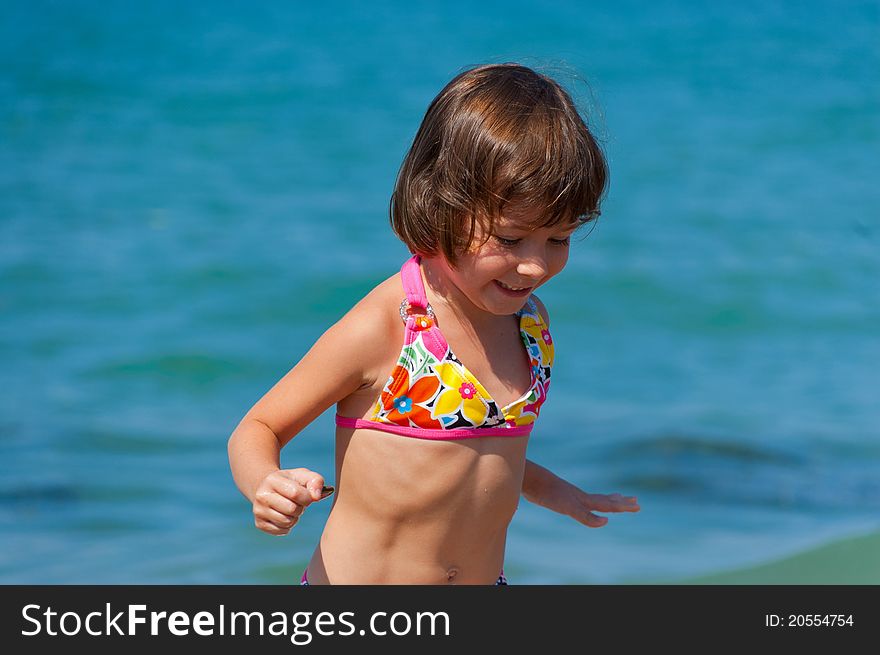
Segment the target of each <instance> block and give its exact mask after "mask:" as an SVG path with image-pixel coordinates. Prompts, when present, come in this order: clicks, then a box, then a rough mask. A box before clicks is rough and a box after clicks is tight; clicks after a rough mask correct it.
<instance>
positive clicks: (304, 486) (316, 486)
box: [273, 468, 324, 506]
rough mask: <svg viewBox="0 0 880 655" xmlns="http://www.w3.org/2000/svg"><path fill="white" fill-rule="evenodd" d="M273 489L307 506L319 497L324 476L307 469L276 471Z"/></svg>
mask: <svg viewBox="0 0 880 655" xmlns="http://www.w3.org/2000/svg"><path fill="white" fill-rule="evenodd" d="M273 483H274V485H275V490H276V491H278V493H280V494H281V495H283V496H285V497H287V498H289V499H290V500H292V501H293V502H295V503H297V504H298V505H304V506H308V505H311V504H312V503H313V502H315V501H316V500H320V499H321V489H322V488H323V486H324V476H322V475H321V474H320V473H315V472H314V471H310V470H308V469H303V468H299V469H287V470H283V471H278V472H277V474H276V475H275V476H274V477H273Z"/></svg>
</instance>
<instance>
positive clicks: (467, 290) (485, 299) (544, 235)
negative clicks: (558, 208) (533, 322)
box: [445, 208, 577, 316]
mask: <svg viewBox="0 0 880 655" xmlns="http://www.w3.org/2000/svg"><path fill="white" fill-rule="evenodd" d="M533 211H534V210H531V211H530V210H526V209H522V208H519V209H517V208H511V209H509V210H505V212H504V214H503V215H502V216H500V217H499V218H498V219H496V220H495V226H494V230H493V232H492V234H490V235H488V237H489V238H488V240H487V241H486V243H483V244H482V245H480V244H481V243H482V241H483V239H484V237H485V236H486V235H485V233H484V232H483V231H482V230H481V228H480V227H479V226H478V228H477V233H476V235H475V239H474V245H473V246H472V247H471V249H470V250H469V251H468V252H467V253H465V254H463V255H461V256H460V257H459V259H458V268H457V269H453V268H451V267H449V266H446V267H445V268H446V273H447V275H448V276H449V279H450V281H451V282H452V283H453V284H454V285H455V286H456V287H458V289H459V290H460V291H461V292H462V293H463V294H464V295H465V296H466V297H467V298H468V300H470V302H471V303H472V304H473V305H474V306H475V307H477V308H478V309H481V310H483V311H485V312H488V313H490V314H495V315H498V316H505V315H509V314H513V313H515V312H517V311H519V310H520V309H521V308H522V307H523V305H525V303H526V300H527V299H528V297H529V296H530V295H531V294H532V293H533V292H534V291H535V289H537V288H538V287H539V286H541V285H542V284H544V283H545V282H546V281H547V280H549V279H550V278H552V277H553V276H554V275H556V274H557V273H559V272H560V271H561V270H562V269H563V268H564V267H565V263H566V262H567V261H568V250H569V242H570V240H571V235H572V233H573V232H574V231H575V229H576V227H577V226H576V225H557V226H555V227H545V228H538V229H535V230H529V229H528V228H527V227H522V226H525V225H528V222H529V220H530V219H532V218H534V216H533V215H532V212H533Z"/></svg>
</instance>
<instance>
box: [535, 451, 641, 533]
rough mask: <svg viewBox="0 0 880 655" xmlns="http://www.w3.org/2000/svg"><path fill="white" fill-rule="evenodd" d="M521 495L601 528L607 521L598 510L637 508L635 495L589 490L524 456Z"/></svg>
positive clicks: (581, 521)
mask: <svg viewBox="0 0 880 655" xmlns="http://www.w3.org/2000/svg"><path fill="white" fill-rule="evenodd" d="M522 494H523V497H524V498H525V499H526V500H528V501H529V502H531V503H535V504H536V505H540V506H541V507H546V508H547V509H550V510H553V511H554V512H558V513H560V514H565V515H566V516H570V517H572V518H573V519H575V520H576V521H579V522H580V523H583V524H584V525H587V526H589V527H591V528H601V527H602V526H603V525H605V524H606V523H608V519H607V518H606V517H604V516H597V515H596V514H593V511H594V510H595V511H599V512H638V511H639V509H640V507H639V502H638V500H637V499H636V497H635V496H621V495H620V494H618V493H614V494H611V495H605V494H589V493H587V492H585V491H582V490H581V489H578V488H577V487H576V486H575V485H573V484H571V483H570V482H566V481H565V480H563V479H562V478H560V477H559V476H558V475H556V474H555V473H553V472H552V471H550V470H548V469H545V468H544V467H543V466H539V465H538V464H535V463H534V462H533V461H531V460H529V459H527V460H526V470H525V475H523V484H522Z"/></svg>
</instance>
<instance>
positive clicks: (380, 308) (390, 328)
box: [328, 273, 404, 386]
mask: <svg viewBox="0 0 880 655" xmlns="http://www.w3.org/2000/svg"><path fill="white" fill-rule="evenodd" d="M402 289H403V286H402V284H401V282H400V274H399V273H397V274H395V275H392V276H391V277H389V278H388V279H386V280H384V281H383V282H381V283H379V284H378V285H376V286H375V287H374V288H373V289H372V290H371V291H370V292H369V293H367V294H366V295H365V296H364V297H363V298H362V299H361V300H360V301H359V302H358V303H357V304H355V305H354V307H352V308H351V309H350V310H349V311H348V312H346V314H345V315H344V316H343V317H342V318H341V319H339V321H338V322H337V323H336V324H335V325H333V327H332V328H330V330H328V333H333V334H334V335H335V339H332V342H333V343H334V346H335V347H338V348H339V350H340V355H342V354H343V353H345V355H346V356H347V357H350V358H352V359H354V360H356V361H357V362H358V363H359V369H360V372H361V378H362V386H371V385H372V384H374V383H375V381H376V380H377V379H380V378H381V379H384V378H385V377H387V373H388V372H387V371H386V370H385V369H386V368H387V367H388V361H389V360H391V359H394V358H395V357H396V354H397V351H398V350H399V349H400V345H401V343H402V342H403V331H404V326H403V322H402V321H401V320H400V310H399V307H400V301H401V293H402ZM392 351H393V352H392Z"/></svg>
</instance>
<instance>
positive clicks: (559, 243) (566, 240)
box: [550, 237, 571, 246]
mask: <svg viewBox="0 0 880 655" xmlns="http://www.w3.org/2000/svg"><path fill="white" fill-rule="evenodd" d="M550 243H552V244H553V245H554V246H567V245H568V244H569V243H571V237H565V238H564V239H550Z"/></svg>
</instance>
